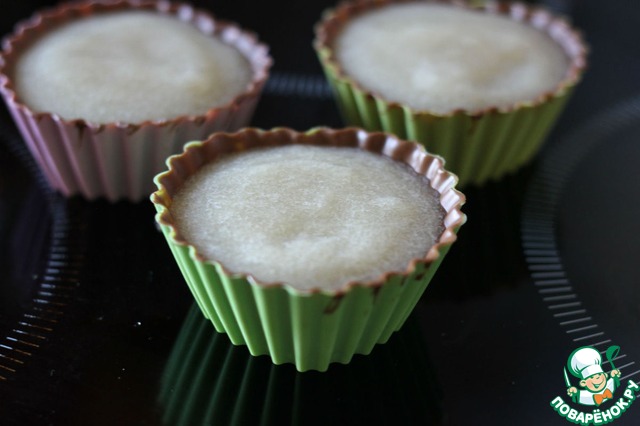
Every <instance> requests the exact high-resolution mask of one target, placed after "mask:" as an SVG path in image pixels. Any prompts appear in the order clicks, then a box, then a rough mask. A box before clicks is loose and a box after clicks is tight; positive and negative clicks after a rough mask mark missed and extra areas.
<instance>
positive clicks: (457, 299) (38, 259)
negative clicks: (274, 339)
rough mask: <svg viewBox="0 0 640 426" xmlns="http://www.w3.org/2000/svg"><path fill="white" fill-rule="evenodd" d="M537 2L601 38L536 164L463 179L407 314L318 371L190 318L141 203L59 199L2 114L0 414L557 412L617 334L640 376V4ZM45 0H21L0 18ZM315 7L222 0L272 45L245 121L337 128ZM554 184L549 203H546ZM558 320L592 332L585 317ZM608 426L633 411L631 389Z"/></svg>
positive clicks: (7, 22)
mask: <svg viewBox="0 0 640 426" xmlns="http://www.w3.org/2000/svg"><path fill="white" fill-rule="evenodd" d="M50 3H51V2H50ZM50 3H49V4H50ZM196 3H197V4H200V5H201V6H204V7H207V6H208V7H211V6H210V5H209V3H208V2H196ZM548 3H549V4H551V5H552V6H554V7H557V8H559V9H561V10H562V11H563V12H564V13H567V14H569V15H571V16H572V18H573V20H574V21H575V23H576V24H577V25H578V26H579V27H581V28H582V29H583V30H584V31H585V33H586V35H587V39H588V41H589V43H590V45H591V47H592V53H591V57H590V62H591V65H590V69H589V71H588V73H587V75H586V76H585V79H584V81H583V83H582V85H581V86H580V87H579V88H578V90H577V91H576V93H575V95H574V97H573V99H572V101H571V102H570V104H569V106H568V109H567V111H566V113H565V114H564V115H563V117H562V120H561V122H560V123H559V124H558V126H557V128H556V130H555V132H554V133H553V134H552V135H551V137H550V138H549V141H548V144H547V146H546V149H545V150H544V151H543V153H542V154H541V156H540V157H539V161H537V162H536V163H535V164H533V165H532V166H530V167H527V168H525V169H523V170H522V171H520V172H519V173H518V174H516V175H514V176H509V177H507V178H505V179H503V180H502V181H500V182H497V183H492V184H489V185H487V186H486V187H484V188H469V189H467V190H465V193H466V195H467V197H468V203H467V206H466V208H465V212H466V213H467V215H468V217H469V222H468V223H467V224H466V225H465V226H464V227H463V228H462V230H461V232H460V235H459V237H460V239H459V241H458V242H457V243H456V245H454V247H453V248H452V250H451V252H450V253H449V255H448V257H447V259H446V260H445V262H444V263H443V265H442V267H441V269H440V270H439V271H438V273H437V274H436V277H435V279H434V281H433V282H432V284H431V285H430V287H429V288H428V289H427V291H426V293H425V294H424V296H423V297H422V299H421V301H420V302H419V304H418V306H417V307H416V310H415V311H414V313H413V314H412V316H411V317H410V319H409V321H408V323H407V324H406V326H405V327H404V328H403V329H402V330H401V331H400V332H399V333H397V334H396V335H394V336H393V338H392V339H391V340H390V342H389V343H388V344H386V345H383V346H378V347H376V348H375V349H374V351H373V353H372V354H371V355H370V356H367V357H365V356H357V357H356V358H354V360H353V362H352V363H350V364H349V365H346V366H343V365H334V366H332V367H331V368H330V369H329V371H328V372H327V373H323V374H321V373H314V372H311V373H304V374H300V373H297V372H295V370H294V369H293V368H291V367H290V366H273V365H272V364H271V363H270V362H269V360H268V358H265V357H258V358H254V357H251V356H250V355H249V354H248V352H247V351H246V349H245V348H243V347H233V346H232V345H230V344H229V343H228V340H227V339H226V336H224V335H220V334H217V333H215V332H214V331H213V328H212V327H208V324H207V323H206V322H205V321H204V320H203V319H202V318H201V316H200V315H199V314H198V313H197V312H194V310H193V308H192V301H191V296H190V294H189V291H188V289H187V287H186V285H185V284H184V283H183V280H182V278H181V276H180V273H179V271H178V268H177V266H176V265H175V263H174V261H173V259H172V258H171V254H170V252H169V250H168V249H167V247H166V243H165V242H164V240H163V237H162V236H161V235H160V233H159V232H158V231H157V229H156V227H155V225H154V221H153V208H152V206H151V205H150V203H147V202H143V203H140V204H131V203H126V202H121V203H117V204H113V205H112V204H108V203H106V202H104V201H98V202H86V201H84V200H81V199H78V198H74V199H71V200H65V199H63V198H61V197H60V196H58V195H55V194H52V193H51V192H50V191H49V190H48V189H47V188H46V186H43V185H42V183H41V181H40V180H39V177H38V175H37V172H35V171H34V169H33V166H32V164H31V162H30V158H29V156H28V155H25V152H24V149H23V148H22V146H21V144H20V139H19V137H18V136H16V132H15V129H14V128H13V126H12V124H10V121H9V119H8V117H7V116H6V114H5V113H4V112H3V115H2V119H3V120H2V123H3V127H2V129H1V130H2V131H1V134H0V137H1V138H2V143H0V237H1V239H0V266H1V267H2V269H1V271H2V274H1V276H0V424H2V425H4V424H7V425H23V424H27V425H30V424H34V425H40V424H55V425H69V424H70V425H103V424H104V425H113V424H146V425H156V424H185V425H195V424H200V423H202V422H205V423H208V424H216V425H218V424H275V425H281V424H304V425H307V424H323V425H324V424H372V425H375V424H407V425H412V424H454V425H466V424H473V425H475V424H505V425H511V424H560V425H562V424H569V423H568V422H567V421H566V420H565V419H562V418H560V417H559V416H558V415H557V414H556V413H555V412H554V411H553V409H552V408H551V407H550V405H549V404H550V402H551V400H552V399H553V398H555V397H556V396H557V395H564V394H565V389H566V388H565V383H564V379H563V376H562V367H563V366H564V365H565V363H566V360H567V357H568V355H569V354H570V353H571V351H573V350H574V349H575V348H577V347H578V346H580V345H581V344H586V343H597V342H605V343H603V345H602V347H599V349H602V350H604V349H605V348H606V347H607V346H608V345H609V344H616V345H619V346H621V348H622V352H623V353H624V357H623V358H621V359H620V360H616V366H617V367H618V368H621V370H622V372H623V376H624V375H632V374H634V373H638V372H639V371H640V365H639V364H637V363H636V361H637V360H640V341H639V339H638V322H639V320H640V308H639V307H640V295H639V293H638V286H637V283H638V275H639V273H638V271H637V269H636V264H637V259H638V257H639V256H640V246H639V245H638V240H637V238H635V236H636V235H637V234H638V231H640V229H638V228H639V225H638V223H639V222H638V221H637V220H636V218H637V217H638V213H640V212H639V211H638V210H639V209H640V203H639V202H638V200H639V199H640V186H639V185H638V182H640V181H639V180H638V172H637V170H638V166H637V165H638V163H639V162H640V150H638V144H637V142H638V138H640V108H637V107H636V106H635V103H634V102H635V100H636V99H640V80H639V79H638V78H637V75H640V51H638V48H637V46H636V42H635V40H637V39H638V35H640V34H639V32H640V31H639V30H638V29H637V28H640V27H639V26H638V24H640V6H639V5H637V4H636V2H635V1H631V0H629V1H620V2H616V3H615V7H614V5H608V4H604V2H598V1H575V2H562V1H554V2H548ZM42 4H45V2H40V1H26V2H20V3H16V4H12V5H11V7H9V8H7V9H6V10H5V13H4V14H3V15H2V18H1V21H2V30H3V33H6V32H7V31H9V28H10V26H11V25H12V23H13V22H15V21H17V20H18V19H21V18H24V17H26V16H28V15H29V14H30V13H31V12H32V11H33V10H35V9H36V8H38V7H40V6H41V5H42ZM328 4H329V2H320V1H314V2H308V3H307V2H294V1H281V2H251V1H236V2H219V3H217V4H215V5H214V10H215V11H216V14H217V15H219V16H220V17H223V18H226V19H231V20H235V21H237V22H240V23H241V24H242V25H243V26H246V27H248V28H251V29H253V30H255V31H256V32H257V33H258V34H260V36H261V38H262V39H264V40H265V41H266V42H267V43H269V44H270V45H271V46H272V53H273V55H274V58H275V62H276V65H275V68H274V76H275V77H276V79H274V80H273V81H272V82H271V83H270V86H269V87H268V88H267V91H266V94H265V96H264V98H263V100H262V101H261V103H260V105H259V106H258V110H257V112H256V117H255V120H254V124H255V125H256V126H260V127H272V126H277V125H287V126H290V127H294V128H297V129H306V128H309V127H312V126H315V125H320V124H322V125H330V126H339V125H340V124H341V122H340V119H339V117H338V115H337V112H336V110H335V106H334V104H333V102H332V101H331V100H330V99H329V98H327V97H326V96H325V95H326V88H324V89H323V86H322V85H318V84H316V82H318V81H322V77H321V74H320V69H319V66H318V65H317V62H316V59H315V56H314V53H313V51H312V50H311V47H310V43H311V38H312V31H311V28H312V25H313V24H314V23H315V21H316V20H317V19H318V17H319V16H320V12H321V10H323V9H324V8H325V7H326V6H327V5H328ZM248 10H252V13H248ZM293 17H295V19H292V18H293ZM267 18H269V19H267ZM291 75H293V76H300V75H303V76H309V78H304V79H302V80H295V79H291V78H289V77H288V76H291ZM291 81H298V82H300V81H302V83H300V84H298V85H295V84H294V85H289V86H287V84H288V83H287V82H291ZM598 123H603V124H598ZM549 164H552V166H548V165H549ZM559 176H560V177H563V176H564V178H563V179H559ZM551 194H556V195H557V197H555V198H554V197H551V198H549V199H552V202H550V204H549V203H545V205H541V204H540V202H539V201H538V200H539V198H537V197H540V196H542V197H543V199H545V200H547V198H544V197H547V196H549V197H550V195H551ZM539 204H540V205H539ZM549 205H552V207H553V208H549ZM547 222H548V223H551V224H552V231H551V233H550V234H544V232H546V231H545V229H546V228H544V227H545V226H546V224H547ZM543 228H544V229H543ZM541 235H543V236H544V238H546V240H540V241H542V242H543V243H544V245H548V244H550V243H549V242H548V241H551V242H552V243H553V245H554V249H556V251H557V255H558V256H547V257H557V259H555V260H549V262H548V263H544V262H546V260H545V261H544V262H542V263H536V262H539V261H541V258H542V257H545V256H540V255H538V254H536V253H533V252H531V249H530V248H526V247H531V238H534V239H535V238H542V237H541ZM538 242H539V241H538ZM538 245H539V244H538ZM525 250H528V251H527V252H525ZM532 253H533V254H532ZM543 260H544V259H543ZM553 262H556V263H558V264H561V266H562V267H563V272H562V273H563V277H562V279H563V280H566V285H565V284H563V285H561V286H559V287H558V286H545V284H546V282H547V281H548V279H546V278H544V277H542V278H540V277H541V275H540V274H541V273H545V272H544V271H545V268H547V269H549V268H551V269H549V270H550V271H551V272H552V273H557V271H555V272H554V270H553V268H555V263H553ZM549 265H551V266H549ZM540 268H542V269H540ZM536 274H537V275H536ZM541 283H542V284H541ZM565 287H566V288H565ZM549 289H551V290H554V291H556V289H559V290H557V291H558V292H557V293H553V292H551V293H550V292H548V290H549ZM545 291H546V292H545ZM571 295H574V296H575V298H569V299H560V300H559V301H557V302H556V301H554V300H555V299H549V297H551V298H553V297H558V296H559V297H566V296H571ZM576 302H578V303H580V305H579V306H577V307H576V308H575V309H574V308H556V307H555V306H557V305H562V304H565V303H576ZM582 309H584V314H580V315H578V316H569V317H562V316H557V314H558V313H561V312H571V311H572V310H582ZM568 318H571V319H578V320H580V319H582V318H588V320H585V321H586V322H585V324H589V325H588V327H591V325H592V324H593V325H595V327H594V328H588V329H586V330H579V329H580V325H581V323H580V322H579V323H573V324H572V323H566V321H567V320H568ZM571 319H569V321H571ZM573 330H579V331H573ZM598 333H602V334H598ZM591 334H598V335H597V336H594V337H593V338H589V339H587V340H578V341H574V339H575V338H580V336H590V335H591ZM607 340H608V342H607ZM629 363H631V364H629ZM627 364H629V365H627ZM623 366H624V367H623ZM631 378H632V379H633V380H640V375H638V374H635V375H634V376H632V377H631ZM605 408H606V405H605ZM612 424H620V425H623V424H628V425H634V424H640V403H636V404H635V405H632V406H631V407H630V408H629V410H628V411H627V412H626V413H625V414H624V416H622V417H621V418H620V419H617V420H615V421H614V422H613V423H612Z"/></svg>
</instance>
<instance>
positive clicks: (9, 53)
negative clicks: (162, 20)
mask: <svg viewBox="0 0 640 426" xmlns="http://www.w3.org/2000/svg"><path fill="white" fill-rule="evenodd" d="M126 10H142V11H150V12H156V13H160V14H163V15H167V16H172V17H175V18H177V19H179V20H180V21H183V22H187V23H189V24H191V25H193V26H194V27H196V28H197V29H198V30H199V31H201V32H202V33H203V34H205V35H210V36H215V37H218V38H219V39H220V40H222V41H223V42H225V43H226V44H228V45H230V46H232V47H234V48H236V49H237V50H238V51H239V52H240V53H241V54H242V55H243V56H244V57H245V58H246V60H247V62H248V63H249V64H250V66H251V70H252V79H251V81H250V83H249V84H248V86H247V87H246V89H245V90H244V91H243V92H242V93H239V94H238V95H237V96H236V97H235V98H234V99H232V100H231V101H229V102H228V103H227V104H224V105H218V106H215V107H212V108H210V109H209V110H208V111H206V112H205V113H203V114H199V115H181V116H178V117H172V118H168V119H158V120H146V121H143V122H141V123H123V122H115V123H108V124H104V123H103V124H98V123H93V122H90V121H86V120H84V119H82V118H77V119H68V120H67V119H64V118H61V117H60V116H58V115H57V114H56V113H55V111H51V112H34V111H32V110H31V109H30V108H29V106H28V105H26V104H25V103H23V102H22V100H21V99H20V94H19V93H16V90H15V87H14V85H13V82H12V76H13V73H14V71H15V64H16V62H17V60H18V58H19V57H20V54H21V52H24V51H25V50H26V49H28V48H29V46H30V45H32V44H33V43H34V42H35V41H36V40H38V39H39V38H40V37H42V36H44V35H45V34H46V33H47V32H49V31H51V30H53V29H56V28H58V27H60V26H63V25H64V24H66V23H68V22H71V21H74V20H78V19H84V18H86V17H89V16H91V15H97V14H103V13H111V12H118V11H126ZM271 65H272V59H271V57H270V56H269V54H268V48H267V46H266V45H264V44H263V43H261V42H259V41H258V39H257V37H256V36H255V34H253V33H251V32H248V31H245V30H243V29H241V28H240V27H238V26H237V25H236V24H234V23H231V22H226V21H221V20H218V19H216V18H214V17H213V16H212V15H211V14H210V13H208V12H205V11H203V10H199V9H196V8H194V7H192V6H191V5H188V4H185V3H171V2H168V1H149V0H142V1H133V0H119V1H113V2H100V1H83V2H69V3H62V4H60V5H59V6H57V7H55V8H52V9H48V10H44V11H42V12H38V13H36V14H35V15H33V16H32V17H31V18H29V19H27V20H25V21H22V22H20V23H18V24H17V25H16V27H15V29H14V32H13V33H12V34H10V35H8V36H6V37H5V38H4V39H3V44H2V54H1V55H0V91H1V92H2V94H3V95H4V97H5V101H6V102H7V104H8V105H9V107H10V108H16V109H19V110H20V112H21V113H22V114H26V115H28V116H31V117H34V118H36V119H37V118H39V117H42V116H52V117H53V119H54V120H55V121H56V122H60V123H63V124H69V123H74V125H76V126H77V125H78V124H76V123H80V124H81V125H82V126H83V127H87V128H89V129H91V130H93V131H96V132H100V131H103V130H104V128H105V127H110V126H115V127H118V128H122V127H126V128H128V129H129V131H131V132H134V131H136V130H137V129H138V128H139V127H141V126H145V125H166V124H177V123H180V122H184V121H188V122H192V123H195V124H198V123H199V122H202V121H203V120H207V119H211V118H214V117H215V116H217V115H219V114H220V111H222V110H228V109H236V108H238V105H241V104H243V103H245V102H253V99H255V98H257V97H258V96H259V94H260V92H261V90H262V87H263V86H264V83H265V82H266V80H267V78H268V75H269V69H270V67H271Z"/></svg>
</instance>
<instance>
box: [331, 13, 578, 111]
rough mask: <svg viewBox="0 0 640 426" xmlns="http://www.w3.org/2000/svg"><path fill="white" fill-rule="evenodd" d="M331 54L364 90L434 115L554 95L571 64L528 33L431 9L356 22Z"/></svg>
mask: <svg viewBox="0 0 640 426" xmlns="http://www.w3.org/2000/svg"><path fill="white" fill-rule="evenodd" d="M335 50H336V58H337V60H338V62H339V63H340V64H341V66H342V68H343V69H344V70H345V72H346V73H347V74H348V75H349V76H350V77H352V78H353V79H354V80H355V81H357V82H358V83H359V84H360V85H361V86H362V87H363V88H365V89H367V90H369V91H373V92H374V93H377V94H378V95H380V96H382V97H383V98H385V99H387V100H388V101H393V102H399V103H402V104H406V105H408V106H410V107H412V108H413V109H417V110H429V111H432V112H436V113H448V112H451V111H453V110H455V109H464V110H467V111H476V110H480V109H483V108H487V107H509V106H512V105H514V104H516V103H519V102H527V101H533V100H534V99H536V98H537V97H539V96H540V95H542V94H543V93H545V92H548V91H552V90H554V89H555V87H556V86H557V85H558V83H559V82H560V81H561V80H562V79H563V77H564V76H565V74H566V72H567V68H568V63H569V62H568V58H567V56H566V55H565V53H564V51H563V49H562V47H561V46H560V45H559V44H558V43H556V42H555V41H554V40H552V39H551V38H550V37H549V36H548V35H547V34H545V33H544V32H542V31H540V30H538V29H536V28H534V27H532V26H529V25H527V24H524V23H521V22H516V21H514V20H511V19H509V18H507V17H504V16H497V15H493V14H489V13H483V12H480V11H473V10H467V9H462V8H458V7H452V6H447V5H439V4H432V3H407V4H394V5H390V6H386V7H382V8H379V9H375V10H373V11H370V12H366V13H364V14H362V15H360V16H356V17H355V18H353V19H352V20H351V21H349V22H348V23H347V24H346V25H345V28H344V29H343V30H342V32H341V33H340V34H339V35H338V38H337V39H336V42H335Z"/></svg>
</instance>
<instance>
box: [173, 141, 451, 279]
mask: <svg viewBox="0 0 640 426" xmlns="http://www.w3.org/2000/svg"><path fill="white" fill-rule="evenodd" d="M170 210H171V214H172V216H173V217H174V220H175V221H176V225H177V227H178V229H179V231H180V233H181V234H182V235H183V236H184V237H185V239H186V240H187V241H189V242H190V243H191V244H193V245H194V246H195V247H196V248H197V249H198V251H199V252H200V253H201V254H203V255H204V256H205V257H206V258H207V259H211V260H218V261H220V262H221V263H222V264H223V265H225V266H226V267H227V268H228V269H229V270H231V271H233V272H242V273H248V274H251V275H253V276H254V277H256V278H257V279H259V280H261V281H264V282H283V283H286V284H289V285H291V286H293V287H296V288H298V289H301V290H307V289H311V288H322V289H339V288H341V287H343V286H344V285H345V284H346V283H347V282H349V281H352V280H359V281H369V280H373V279H376V278H378V277H379V276H380V275H381V274H383V273H385V272H390V271H398V272H403V271H405V270H406V268H407V266H408V264H409V261H410V260H412V259H414V258H423V257H424V256H425V255H426V253H427V251H428V250H429V248H430V247H431V246H432V245H433V244H434V243H435V242H436V241H437V239H438V238H439V236H440V234H441V233H442V231H443V210H442V208H441V207H440V205H439V198H438V195H437V193H436V192H435V190H433V189H432V188H431V187H430V186H429V184H428V181H427V180H426V178H424V177H423V176H419V175H418V174H416V173H415V172H414V171H413V170H411V169H410V168H409V167H408V166H406V165H404V164H400V163H398V162H395V161H393V160H390V159H388V158H386V157H383V156H380V155H376V154H372V153H368V152H365V151H361V150H357V149H348V148H326V147H310V146H289V147H281V148H275V149H268V150H259V151H250V152H247V153H244V154H242V155H236V156H232V157H229V158H227V159H224V160H223V161H220V162H217V163H214V164H211V165H208V166H205V167H204V168H203V169H201V170H200V171H199V172H198V173H197V174H196V175H195V176H193V177H191V178H190V179H189V180H188V181H187V182H186V184H185V185H184V186H183V187H182V188H181V189H180V191H179V193H178V194H177V195H176V196H175V198H174V200H173V203H172V205H171V208H170Z"/></svg>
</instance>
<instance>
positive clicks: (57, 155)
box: [0, 0, 272, 201]
mask: <svg viewBox="0 0 640 426" xmlns="http://www.w3.org/2000/svg"><path fill="white" fill-rule="evenodd" d="M129 10H144V11H151V12H155V13H158V14H162V15H165V16H171V17H175V19H178V20H180V21H183V22H187V23H189V24H191V25H193V26H194V27H196V28H197V29H198V30H199V31H200V32H202V33H203V34H205V35H207V36H210V37H216V38H218V39H220V40H222V41H223V42H224V43H225V44H227V45H230V46H232V47H234V48H235V49H237V50H238V51H239V52H240V53H241V54H242V56H243V57H244V58H246V60H247V63H248V64H249V66H250V67H251V73H252V79H251V81H250V83H249V84H248V85H247V87H246V88H245V90H244V91H243V92H242V93H238V94H237V96H236V97H235V98H234V99H233V100H231V101H230V102H228V103H226V104H224V105H220V106H217V107H212V108H210V109H209V110H208V111H206V112H205V113H203V114H201V115H183V116H178V117H171V118H168V119H158V120H147V121H144V122H139V123H126V122H113V123H95V122H90V121H88V120H85V119H82V118H79V119H65V118H62V117H61V116H60V115H58V114H56V113H55V112H35V111H34V110H32V109H31V108H30V107H29V106H28V105H26V104H25V103H24V102H23V100H22V99H21V95H20V93H18V92H17V91H16V88H15V84H14V81H13V80H14V74H13V73H14V71H15V67H16V62H17V60H18V59H19V58H20V55H21V53H23V52H25V51H26V50H27V49H28V48H29V46H31V45H32V44H33V43H34V42H35V41H36V40H38V39H39V38H40V37H43V36H44V35H46V34H47V33H48V32H50V31H51V30H53V29H56V28H58V27H60V26H62V25H64V24H65V23H68V22H72V21H76V20H79V19H90V17H91V16H94V15H100V14H104V13H110V12H117V11H129ZM271 63H272V61H271V58H270V57H269V55H268V49H267V47H266V46H265V45H264V44H262V43H260V42H259V41H258V40H257V38H256V36H255V35H254V34H252V33H250V32H246V31H244V30H241V29H240V28H239V27H238V26H236V25H235V24H233V23H229V22H224V21H219V20H217V19H214V18H213V17H212V16H211V15H209V14H208V13H206V12H204V11H201V10H197V9H194V8H193V7H192V6H190V5H188V4H184V3H169V2H165V1H147V0H143V1H133V0H118V1H113V2H100V1H85V2H74V3H63V4H61V5H59V6H58V7H56V8H53V9H50V10H45V11H41V12H39V13H36V14H35V15H34V16H33V17H31V18H30V19H28V20H25V21H23V22H20V23H18V24H17V26H16V27H15V31H14V32H13V33H12V34H11V35H9V36H7V37H6V38H5V40H4V43H3V49H2V55H1V56H0V92H1V93H2V96H3V97H4V100H5V102H6V104H7V107H8V109H9V111H10V112H11V115H12V116H13V118H14V121H15V123H16V125H17V127H18V129H19V131H20V133H21V134H22V136H23V138H24V140H25V143H26V144H27V146H28V148H29V150H30V151H31V154H32V155H33V157H34V158H35V160H36V162H37V163H38V165H39V167H40V169H41V170H42V172H43V174H44V175H45V177H46V178H47V180H48V182H49V184H50V185H51V186H52V187H53V188H54V189H56V190H58V191H60V192H61V193H62V194H64V195H65V196H72V195H75V194H81V195H82V196H84V197H85V198H88V199H95V198H98V197H105V198H107V199H108V200H110V201H116V200H119V199H128V200H131V201H138V200H140V199H142V198H144V197H147V196H148V195H149V194H150V193H151V192H153V176H155V175H156V174H157V173H158V172H159V171H160V170H162V167H163V163H164V160H165V159H166V158H167V157H168V156H169V155H171V154H174V153H176V152H179V151H180V150H181V148H182V146H183V145H184V143H186V142H187V141H189V140H194V139H204V138H206V137H207V136H208V135H210V134H211V133H213V132H215V131H230V130H236V129H239V128H241V127H243V126H245V125H247V124H248V123H249V121H250V119H251V116H252V114H253V110H254V108H255V106H256V103H257V101H258V99H259V96H260V93H261V90H262V88H263V86H264V83H265V82H266V80H267V77H268V71H269V68H270V66H271ZM123 66H125V64H123Z"/></svg>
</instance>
